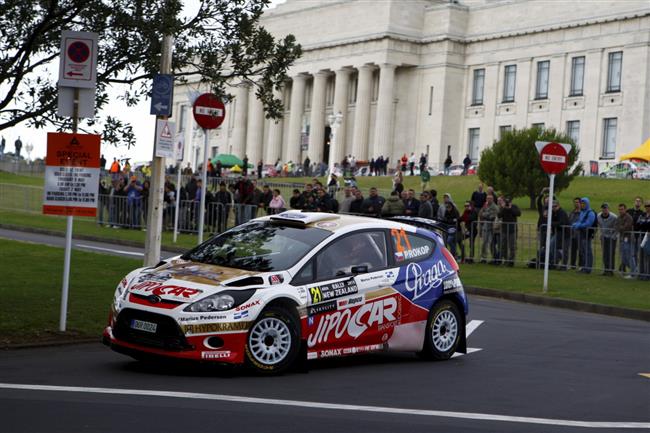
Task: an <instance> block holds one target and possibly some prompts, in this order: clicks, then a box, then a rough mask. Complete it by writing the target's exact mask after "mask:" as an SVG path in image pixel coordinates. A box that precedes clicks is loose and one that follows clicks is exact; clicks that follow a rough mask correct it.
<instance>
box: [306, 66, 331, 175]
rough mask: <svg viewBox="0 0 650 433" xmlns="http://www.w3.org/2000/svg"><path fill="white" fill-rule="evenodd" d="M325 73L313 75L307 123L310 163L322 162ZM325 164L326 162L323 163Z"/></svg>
mask: <svg viewBox="0 0 650 433" xmlns="http://www.w3.org/2000/svg"><path fill="white" fill-rule="evenodd" d="M327 75H328V74H327V72H324V71H320V72H317V73H316V75H314V88H313V91H312V94H311V118H310V121H309V125H310V126H309V152H308V154H309V159H310V160H311V161H312V162H321V161H323V146H324V144H325V89H326V86H327ZM325 163H327V161H325Z"/></svg>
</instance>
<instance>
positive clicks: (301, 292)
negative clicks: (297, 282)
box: [296, 287, 307, 302]
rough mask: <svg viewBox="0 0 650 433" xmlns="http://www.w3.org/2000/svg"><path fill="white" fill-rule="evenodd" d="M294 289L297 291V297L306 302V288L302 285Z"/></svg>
mask: <svg viewBox="0 0 650 433" xmlns="http://www.w3.org/2000/svg"><path fill="white" fill-rule="evenodd" d="M296 290H297V291H298V297H299V298H300V299H301V300H302V301H305V302H306V301H307V289H305V288H304V287H298V289H296Z"/></svg>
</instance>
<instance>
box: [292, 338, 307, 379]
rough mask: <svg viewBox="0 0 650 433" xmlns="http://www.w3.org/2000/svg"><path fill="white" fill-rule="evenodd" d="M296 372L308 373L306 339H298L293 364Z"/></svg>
mask: <svg viewBox="0 0 650 433" xmlns="http://www.w3.org/2000/svg"><path fill="white" fill-rule="evenodd" d="M294 370H295V371H296V373H309V367H308V365H307V340H300V350H299V352H298V357H297V358H296V362H295V364H294Z"/></svg>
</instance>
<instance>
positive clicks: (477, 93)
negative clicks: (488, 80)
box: [472, 69, 485, 105]
mask: <svg viewBox="0 0 650 433" xmlns="http://www.w3.org/2000/svg"><path fill="white" fill-rule="evenodd" d="M484 85H485V69H475V70H474V84H473V85H472V105H483V87H484Z"/></svg>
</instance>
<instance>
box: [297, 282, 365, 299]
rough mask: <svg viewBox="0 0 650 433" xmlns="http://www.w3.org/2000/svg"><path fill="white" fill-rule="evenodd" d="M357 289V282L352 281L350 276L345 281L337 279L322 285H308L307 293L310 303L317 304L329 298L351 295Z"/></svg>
mask: <svg viewBox="0 0 650 433" xmlns="http://www.w3.org/2000/svg"><path fill="white" fill-rule="evenodd" d="M358 291H359V289H358V288H357V283H355V282H354V279H353V278H350V279H349V280H346V281H338V282H336V283H331V284H326V285H324V286H319V287H310V288H309V295H310V296H311V303H312V304H318V303H319V302H324V301H329V300H330V299H334V298H340V297H342V296H347V295H352V294H354V293H357V292H358Z"/></svg>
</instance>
